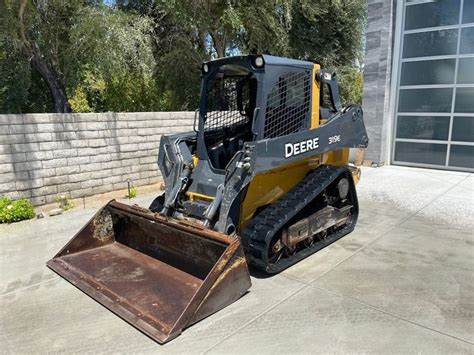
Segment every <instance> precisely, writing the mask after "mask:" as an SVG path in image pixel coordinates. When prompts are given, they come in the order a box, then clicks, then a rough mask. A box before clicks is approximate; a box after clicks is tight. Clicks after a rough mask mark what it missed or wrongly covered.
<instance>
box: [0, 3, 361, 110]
mask: <svg viewBox="0 0 474 355" xmlns="http://www.w3.org/2000/svg"><path fill="white" fill-rule="evenodd" d="M0 5H1V6H2V7H3V8H0V15H1V16H2V21H1V24H2V25H3V26H2V30H1V32H0V75H1V76H2V83H1V84H0V109H1V110H2V111H3V112H38V111H50V110H54V111H57V112H67V111H69V110H70V109H71V108H72V110H74V111H108V110H113V111H144V110H192V109H195V108H196V107H197V106H198V100H199V87H200V85H199V80H200V69H201V64H202V62H203V61H207V60H210V59H213V58H221V57H224V56H230V55H239V54H249V53H252V54H255V53H264V54H265V53H266V54H273V55H279V56H286V57H293V58H300V59H305V60H312V61H315V62H317V63H320V64H322V65H323V66H325V67H327V66H334V67H336V68H337V69H338V72H339V73H340V75H339V77H340V79H341V84H342V88H341V94H342V96H343V101H346V100H352V99H357V100H359V98H360V95H359V94H357V95H352V94H353V92H354V94H355V93H360V91H361V90H360V88H361V72H360V67H359V65H358V63H359V62H360V61H361V49H362V34H363V29H364V24H365V11H366V9H365V7H366V3H365V0H327V1H326V0H325V1H314V0H265V1H259V2H255V1H250V0H239V1H235V0H143V1H134V0H115V1H112V2H111V1H110V0H108V1H100V0H70V1H67V0H0ZM48 92H49V93H50V94H49V95H47V94H48Z"/></svg>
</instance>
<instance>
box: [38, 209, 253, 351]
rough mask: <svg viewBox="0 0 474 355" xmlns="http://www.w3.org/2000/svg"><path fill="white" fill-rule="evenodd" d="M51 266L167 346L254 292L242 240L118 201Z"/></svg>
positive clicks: (95, 217)
mask: <svg viewBox="0 0 474 355" xmlns="http://www.w3.org/2000/svg"><path fill="white" fill-rule="evenodd" d="M47 265H48V266H49V267H50V268H51V269H53V270H54V271H55V272H56V273H58V274H59V275H60V276H62V277H64V278H65V279H66V280H68V281H69V282H71V283H72V284H73V285H75V286H76V287H77V288H79V289H80V290H82V291H83V292H85V293H86V294H88V295H89V296H90V297H92V298H93V299H94V300H96V301H97V302H99V303H101V304H102V305H103V306H105V307H107V308H108V309H110V310H111V311H112V312H114V313H116V314H117V315H119V316H120V317H122V318H123V319H125V320H126V321H127V322H129V323H131V324H132V325H134V326H135V327H136V328H138V329H139V330H141V331H142V332H144V333H146V334H147V335H149V336H150V337H151V338H153V339H154V340H156V341H158V342H159V343H165V342H167V341H169V340H171V339H173V338H174V337H176V336H177V335H179V334H180V333H181V332H182V330H183V329H184V328H186V327H188V326H189V325H191V324H193V323H195V322H197V321H199V320H201V319H203V318H205V317H207V316H208V315H210V314H212V313H214V312H216V311H218V310H220V309H222V308H224V307H226V306H227V305H229V304H231V303H232V302H234V301H236V300H237V299H238V298H239V297H241V296H242V295H243V294H244V293H245V292H246V291H247V290H248V289H249V288H250V276H249V272H248V269H247V264H246V261H245V257H244V254H243V250H242V246H241V244H240V240H239V238H233V237H229V236H227V235H223V234H221V233H218V232H215V231H211V230H209V229H206V228H204V227H201V226H199V225H197V224H193V223H191V222H183V221H177V220H174V219H170V218H165V217H162V216H159V215H154V214H153V213H152V212H150V211H149V210H146V209H142V208H140V207H135V206H133V207H131V206H128V205H125V204H122V203H119V202H116V201H111V202H109V203H108V204H107V205H106V206H104V207H103V208H102V209H101V210H99V212H97V214H96V215H95V216H94V217H93V218H92V219H91V220H90V221H89V222H88V223H87V225H86V226H84V227H83V228H82V230H80V231H79V232H78V233H77V234H76V235H75V236H74V238H72V239H71V240H70V241H69V243H68V244H67V245H66V246H65V247H64V248H63V249H62V250H61V251H60V252H59V253H58V254H57V255H56V256H55V257H54V258H53V259H51V260H50V261H48V263H47Z"/></svg>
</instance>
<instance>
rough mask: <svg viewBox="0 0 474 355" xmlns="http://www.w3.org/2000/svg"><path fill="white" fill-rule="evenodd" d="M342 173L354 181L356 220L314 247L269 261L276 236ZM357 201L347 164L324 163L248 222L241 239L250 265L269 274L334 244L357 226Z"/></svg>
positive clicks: (316, 243)
mask: <svg viewBox="0 0 474 355" xmlns="http://www.w3.org/2000/svg"><path fill="white" fill-rule="evenodd" d="M341 175H348V176H349V177H350V181H351V184H350V186H351V190H352V191H350V192H349V193H352V197H353V198H352V199H353V201H352V202H353V205H354V207H355V210H354V211H353V213H352V215H353V219H352V221H351V223H349V224H348V225H347V226H346V227H344V228H342V229H340V230H338V231H337V232H335V233H333V234H331V235H328V237H327V238H326V239H325V240H323V241H317V242H315V243H314V244H313V245H312V246H311V247H308V248H304V249H302V250H300V251H298V252H296V253H295V254H294V255H292V256H290V257H287V258H281V259H280V260H279V261H278V262H277V263H274V264H271V263H269V262H268V252H269V249H270V243H271V241H272V239H273V237H274V236H275V235H276V234H277V233H278V232H279V230H280V229H281V228H282V227H283V226H284V225H285V224H286V223H287V222H288V221H289V220H290V219H291V218H293V217H294V216H295V215H296V214H297V213H298V212H300V211H301V210H302V209H303V208H304V207H306V206H307V205H308V204H309V203H310V202H311V201H313V200H314V199H315V198H316V197H317V196H318V195H319V194H321V193H322V192H323V191H324V190H325V189H326V188H327V187H328V186H329V185H330V184H331V183H332V182H333V181H334V180H336V179H337V178H338V177H339V176H341ZM357 213H358V204H357V196H356V193H355V187H354V183H353V180H352V175H351V173H350V171H349V170H348V169H347V168H345V167H336V166H328V165H324V166H321V167H319V168H318V169H316V170H314V171H312V172H311V173H309V174H308V175H307V176H306V177H305V178H304V179H303V180H301V181H300V182H299V183H298V184H297V185H296V186H295V187H293V188H292V189H291V190H290V191H288V193H286V194H285V195H284V196H282V197H281V198H280V199H278V200H277V201H276V202H275V203H273V204H272V205H270V206H268V207H267V208H265V209H264V210H263V211H262V212H260V213H258V214H257V215H256V216H255V217H254V218H253V219H252V221H251V222H250V223H249V224H248V225H247V227H246V228H245V230H244V233H243V234H242V241H243V244H244V248H245V249H246V254H247V258H248V261H249V262H250V264H252V265H254V266H256V267H257V268H259V269H261V270H263V271H265V272H267V273H277V272H280V271H282V270H283V269H286V268H287V267H289V266H291V265H293V264H295V263H296V262H298V261H299V260H301V259H303V258H305V257H307V256H308V255H311V254H313V253H315V252H316V251H318V250H320V249H321V248H323V247H325V246H327V245H329V244H331V243H332V242H334V241H336V240H337V239H339V238H341V237H342V236H344V235H346V234H347V233H349V232H351V231H352V230H353V229H354V226H355V222H356V220H357Z"/></svg>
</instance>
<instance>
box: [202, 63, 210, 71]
mask: <svg viewBox="0 0 474 355" xmlns="http://www.w3.org/2000/svg"><path fill="white" fill-rule="evenodd" d="M202 70H203V72H204V73H207V72H209V65H207V64H204V65H203V66H202Z"/></svg>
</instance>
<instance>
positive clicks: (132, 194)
mask: <svg viewBox="0 0 474 355" xmlns="http://www.w3.org/2000/svg"><path fill="white" fill-rule="evenodd" d="M137 193H138V191H137V188H136V187H135V186H132V187H131V188H130V190H129V192H127V196H126V197H128V198H134V197H137Z"/></svg>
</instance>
